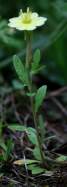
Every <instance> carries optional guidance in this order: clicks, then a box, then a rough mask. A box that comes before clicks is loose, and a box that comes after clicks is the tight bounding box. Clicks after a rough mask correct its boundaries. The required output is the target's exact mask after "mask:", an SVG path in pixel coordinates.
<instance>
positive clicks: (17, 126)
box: [8, 124, 26, 132]
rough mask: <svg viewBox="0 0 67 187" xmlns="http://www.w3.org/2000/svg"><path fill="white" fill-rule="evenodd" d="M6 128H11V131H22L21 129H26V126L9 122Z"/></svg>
mask: <svg viewBox="0 0 67 187" xmlns="http://www.w3.org/2000/svg"><path fill="white" fill-rule="evenodd" d="M8 128H9V129H10V130H12V131H20V132H22V131H26V127H24V126H23V125H18V124H14V125H13V124H10V125H9V126H8Z"/></svg>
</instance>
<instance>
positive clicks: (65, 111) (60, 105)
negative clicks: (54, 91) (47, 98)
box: [51, 97, 67, 117]
mask: <svg viewBox="0 0 67 187" xmlns="http://www.w3.org/2000/svg"><path fill="white" fill-rule="evenodd" d="M51 100H52V101H53V102H54V103H55V104H56V105H57V107H58V108H59V109H60V110H61V112H62V113H63V114H64V116H66V117H67V110H66V109H65V108H64V106H63V105H62V104H61V103H60V102H59V101H58V99H56V98H55V97H52V98H51Z"/></svg>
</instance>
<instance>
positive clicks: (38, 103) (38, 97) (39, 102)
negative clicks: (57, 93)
mask: <svg viewBox="0 0 67 187" xmlns="http://www.w3.org/2000/svg"><path fill="white" fill-rule="evenodd" d="M46 90H47V86H46V85H44V86H41V87H40V88H39V89H38V90H37V93H36V96H35V112H37V111H38V109H39V107H40V106H41V105H42V102H43V100H44V98H45V96H46Z"/></svg>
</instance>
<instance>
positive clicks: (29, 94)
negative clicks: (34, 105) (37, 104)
mask: <svg viewBox="0 0 67 187" xmlns="http://www.w3.org/2000/svg"><path fill="white" fill-rule="evenodd" d="M26 95H27V96H28V97H34V96H35V93H26Z"/></svg>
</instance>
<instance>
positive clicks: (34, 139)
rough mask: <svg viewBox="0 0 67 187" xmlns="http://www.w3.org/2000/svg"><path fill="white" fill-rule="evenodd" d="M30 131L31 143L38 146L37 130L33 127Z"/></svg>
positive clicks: (28, 129) (29, 128)
mask: <svg viewBox="0 0 67 187" xmlns="http://www.w3.org/2000/svg"><path fill="white" fill-rule="evenodd" d="M27 131H28V134H27V135H28V138H29V140H30V141H31V143H32V144H33V145H38V141H37V136H36V130H35V129H34V128H32V127H28V128H27Z"/></svg>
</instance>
